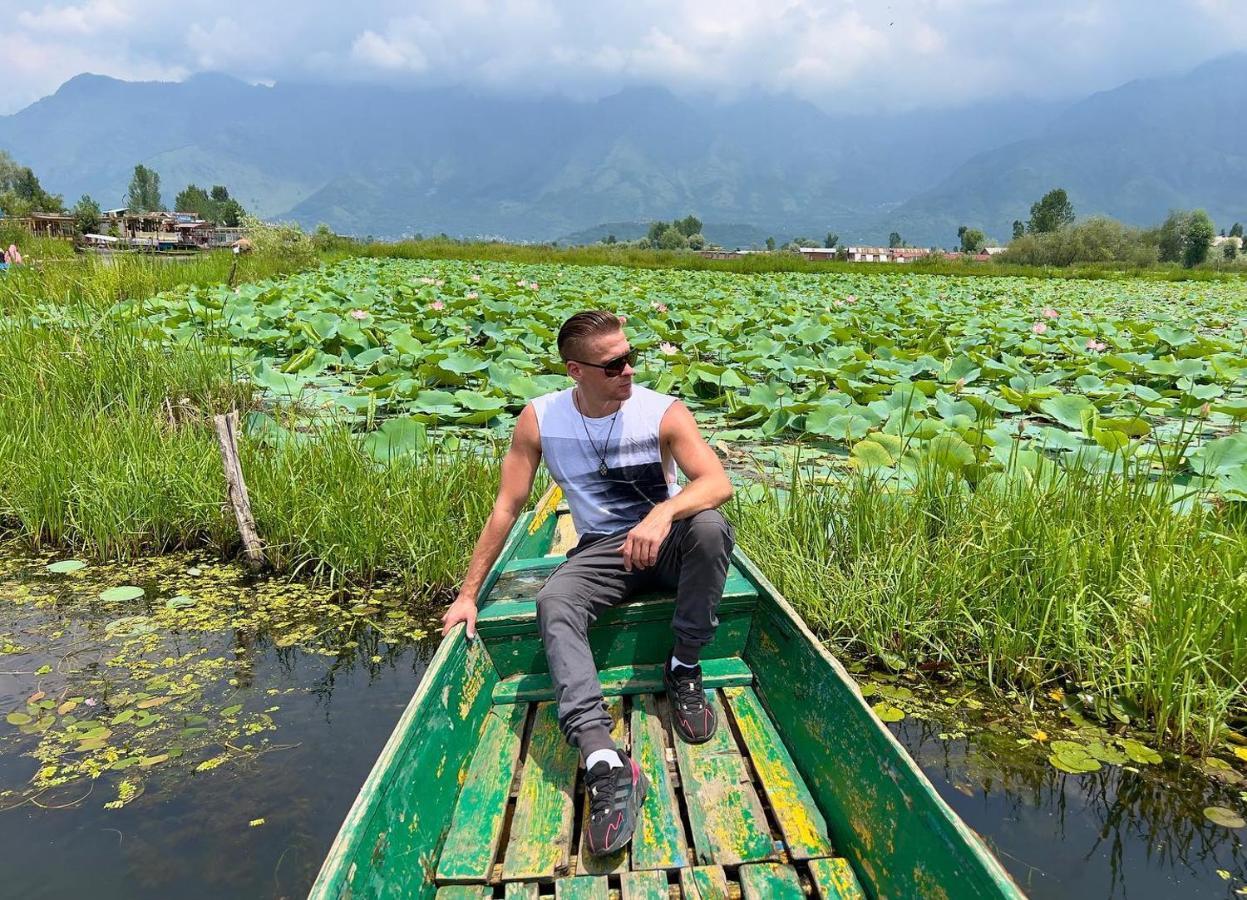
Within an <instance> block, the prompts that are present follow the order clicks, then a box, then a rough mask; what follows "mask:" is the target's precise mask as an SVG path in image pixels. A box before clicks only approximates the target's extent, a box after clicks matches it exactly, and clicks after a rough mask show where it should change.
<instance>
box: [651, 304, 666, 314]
mask: <svg viewBox="0 0 1247 900" xmlns="http://www.w3.org/2000/svg"><path fill="white" fill-rule="evenodd" d="M654 309H656V310H658V311H659V312H660V313H665V312H666V311H667V304H665V303H659V304H658V305H657V306H655V307H654Z"/></svg>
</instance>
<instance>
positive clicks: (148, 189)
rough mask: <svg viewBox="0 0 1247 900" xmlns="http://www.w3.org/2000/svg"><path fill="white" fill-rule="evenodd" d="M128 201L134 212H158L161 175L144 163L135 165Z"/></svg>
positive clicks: (160, 204)
mask: <svg viewBox="0 0 1247 900" xmlns="http://www.w3.org/2000/svg"><path fill="white" fill-rule="evenodd" d="M128 203H129V206H130V209H131V210H133V211H134V212H156V211H158V210H159V209H160V208H161V206H163V204H162V203H161V202H160V175H159V174H158V173H157V172H155V171H154V170H152V169H149V168H147V166H144V165H142V164H140V165H137V166H135V167H134V176H133V177H132V178H131V179H130V191H129V198H128Z"/></svg>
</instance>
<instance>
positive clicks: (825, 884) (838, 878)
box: [810, 856, 866, 900]
mask: <svg viewBox="0 0 1247 900" xmlns="http://www.w3.org/2000/svg"><path fill="white" fill-rule="evenodd" d="M810 878H811V879H812V880H813V882H814V890H815V892H816V893H817V895H818V896H819V897H820V898H821V900H866V894H865V892H864V891H863V890H862V886H861V885H860V884H858V883H857V876H856V875H855V874H853V867H852V866H851V865H849V861H848V860H847V859H844V858H843V857H839V856H838V857H836V858H834V859H832V858H828V857H824V858H823V859H812V860H810Z"/></svg>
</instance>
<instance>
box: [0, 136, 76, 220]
mask: <svg viewBox="0 0 1247 900" xmlns="http://www.w3.org/2000/svg"><path fill="white" fill-rule="evenodd" d="M64 209H65V203H64V201H63V200H62V199H61V197H60V195H59V194H49V193H48V192H47V191H45V190H44V189H43V185H41V184H40V183H39V179H38V178H37V177H36V176H35V173H34V172H33V171H32V170H31V169H30V167H29V166H21V165H18V164H17V163H16V162H15V161H14V160H13V157H11V156H9V155H8V154H7V153H5V152H4V151H3V150H0V212H4V213H7V214H8V215H11V216H26V215H29V214H30V213H32V212H46V213H59V212H62V211H63V210H64Z"/></svg>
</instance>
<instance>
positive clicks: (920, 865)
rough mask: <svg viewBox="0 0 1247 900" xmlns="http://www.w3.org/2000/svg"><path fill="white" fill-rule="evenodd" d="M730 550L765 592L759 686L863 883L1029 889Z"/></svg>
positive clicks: (981, 891)
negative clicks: (1016, 880) (941, 794)
mask: <svg viewBox="0 0 1247 900" xmlns="http://www.w3.org/2000/svg"><path fill="white" fill-rule="evenodd" d="M733 558H734V560H735V562H736V564H737V565H738V566H739V567H740V568H741V570H742V571H743V572H745V574H746V575H747V576H748V577H749V578H750V580H751V581H753V583H754V584H756V585H757V586H758V589H759V592H760V593H761V595H762V601H761V602H760V603H759V606H758V611H757V613H756V614H755V621H754V627H753V631H752V632H751V633H750V635H749V643H748V646H747V650H746V653H745V661H746V662H748V663H749V664H750V668H751V669H752V670H753V673H754V677H755V685H754V689H755V691H756V692H757V694H758V697H759V699H760V700H761V701H762V703H763V705H764V707H765V708H766V711H767V712H768V713H769V715H770V719H771V721H772V722H773V723H774V725H775V728H776V730H777V731H778V732H779V735H780V737H781V738H782V739H783V741H784V744H785V746H787V748H788V752H789V754H790V755H791V757H792V761H793V763H794V764H795V765H796V767H797V770H798V772H799V773H800V774H801V777H802V778H803V779H804V781H805V784H806V786H807V787H808V788H809V791H810V793H811V794H812V795H813V797H814V799H815V801H816V802H817V804H818V808H819V809H820V810H822V811H823V814H824V816H825V817H826V820H827V826H828V830H829V832H830V837H831V841H832V844H833V845H834V846H835V848H836V850H837V851H838V852H839V853H840V854H841V855H843V856H845V857H847V858H848V860H849V862H850V863H852V866H853V869H854V871H855V872H856V873H857V876H858V878H859V880H860V881H861V885H862V888H863V889H864V890H865V892H866V893H867V895H868V896H872V897H930V896H939V895H941V894H947V895H948V896H954V897H956V898H958V900H978V898H989V897H990V898H1000V897H1005V898H1021V897H1023V896H1024V895H1023V894H1022V892H1021V891H1020V890H1019V889H1018V887H1017V885H1016V884H1014V883H1013V881H1012V879H1011V878H1010V877H1009V875H1008V873H1007V872H1005V870H1004V868H1003V867H1002V866H1001V865H1000V863H999V862H998V861H997V860H996V859H995V857H993V856H992V855H991V853H990V852H989V851H988V850H987V848H986V847H985V846H984V845H983V843H982V842H981V840H979V838H978V837H977V835H975V834H974V832H972V831H971V830H970V829H969V828H968V827H967V826H966V825H965V823H964V822H962V821H961V820H960V819H959V818H957V816H956V814H955V813H954V812H953V811H952V810H951V809H950V808H949V807H948V805H947V804H946V803H945V802H944V801H943V800H941V799H940V797H939V795H938V794H937V793H936V792H935V789H934V787H932V785H931V783H930V782H929V781H928V780H927V779H926V777H925V776H924V775H923V774H922V772H921V771H920V770H919V769H918V767H917V765H916V764H915V763H914V761H913V760H912V759H910V757H909V755H908V754H907V753H906V752H905V750H904V748H902V747H901V745H900V744H899V743H897V741H896V739H895V738H894V737H893V736H892V735H891V733H890V732H889V731H888V730H887V729H886V728H885V727H884V726H883V724H882V723H881V722H879V720H878V719H877V718H876V717H875V715H874V714H873V713H872V712H871V710H870V707H869V706H867V704H866V702H865V701H864V700H863V699H862V696H861V694H860V693H859V692H858V690H857V688H856V686H855V685H854V684H853V681H852V679H851V678H850V677H849V674H848V673H847V672H845V671H844V668H843V667H842V666H841V665H840V664H839V663H838V662H836V661H835V659H833V658H832V656H831V654H829V653H828V652H827V651H826V650H825V649H824V648H823V647H822V645H821V644H820V643H819V642H818V639H817V638H816V637H815V636H814V634H813V633H812V632H811V631H810V630H809V628H807V627H806V625H805V623H804V622H802V621H801V619H800V618H799V617H798V616H797V614H796V613H795V612H794V611H793V609H792V607H791V606H789V605H788V603H787V601H785V600H784V599H783V597H782V596H781V595H780V594H779V591H778V590H776V589H775V587H774V586H773V585H772V584H771V583H770V582H769V581H767V580H766V577H765V576H764V575H763V574H762V573H761V572H760V571H759V570H758V568H757V567H756V566H755V565H754V564H753V562H752V561H751V560H750V559H749V558H748V557H747V556H745V555H744V554H743V553H741V552H740V551H739V550H736V551H734V552H733Z"/></svg>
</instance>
